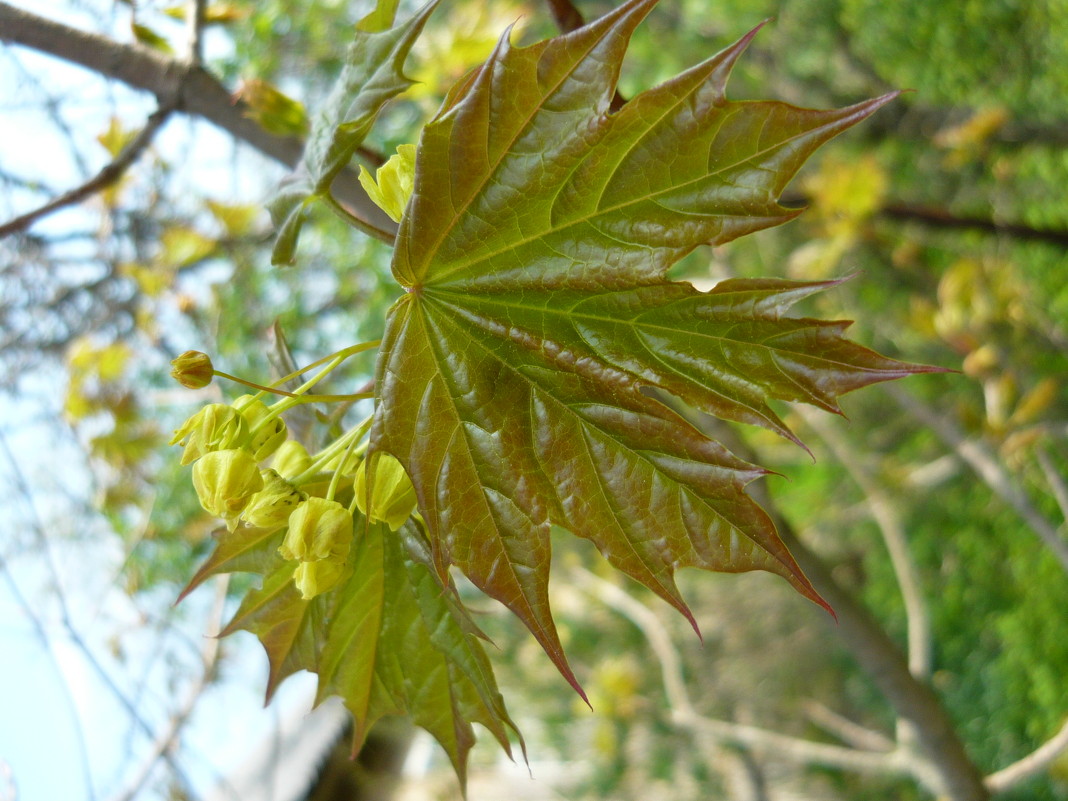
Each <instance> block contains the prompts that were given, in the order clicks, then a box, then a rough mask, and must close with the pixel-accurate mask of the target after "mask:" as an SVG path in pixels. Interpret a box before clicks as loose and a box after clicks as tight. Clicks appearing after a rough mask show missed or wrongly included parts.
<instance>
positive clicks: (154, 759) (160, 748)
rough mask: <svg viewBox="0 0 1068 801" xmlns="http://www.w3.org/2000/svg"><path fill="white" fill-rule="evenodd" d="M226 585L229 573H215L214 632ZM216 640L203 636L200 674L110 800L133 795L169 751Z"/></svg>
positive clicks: (199, 691) (212, 658)
mask: <svg viewBox="0 0 1068 801" xmlns="http://www.w3.org/2000/svg"><path fill="white" fill-rule="evenodd" d="M228 587H229V576H218V577H217V580H216V583H215V602H214V603H213V605H212V609H211V612H210V614H209V617H208V620H209V622H210V624H211V625H210V628H213V629H215V630H216V631H218V630H219V629H221V628H222V624H223V613H224V611H225V604H226V592H227V588H228ZM219 643H220V639H219V637H217V636H209V637H205V638H204V644H203V646H202V648H201V652H200V656H201V662H202V667H201V672H200V675H199V676H198V677H197V679H196V681H194V682H193V684H192V685H191V686H190V687H189V690H188V692H187V693H186V697H185V700H184V701H183V703H182V705H181V706H180V707H179V708H178V710H177V711H176V712H175V713H174V714H173V715H172V716H171V719H170V720H169V721H168V722H167V725H166V726H165V728H163V729H162V730H161V731H160V732H159V734H158V735H157V736H156V739H155V741H154V742H153V743H152V748H151V749H150V751H149V753H148V755H147V756H146V757H145V759H144V760H143V761H142V763H141V766H140V768H138V770H137V773H136V774H135V775H134V778H133V779H131V780H130V782H129V784H127V786H126V789H125V790H123V791H122V792H120V793H119V794H118V795H116V796H114V797H113V801H130V800H131V799H132V798H133V797H134V796H136V795H137V793H138V792H140V790H141V788H142V787H144V784H145V782H146V781H148V778H149V777H150V776H151V775H152V771H153V770H154V769H155V767H156V764H157V763H158V762H159V761H160V760H161V759H162V758H163V757H164V756H165V755H166V754H168V753H169V752H170V750H171V749H172V747H173V746H174V744H175V742H176V741H177V739H178V735H179V734H180V733H181V730H182V728H183V727H184V726H185V724H186V721H188V719H189V716H190V715H192V714H193V710H194V709H195V708H196V705H197V702H198V701H199V700H200V698H201V696H202V695H203V694H204V691H205V690H206V689H207V687H208V685H209V684H211V681H212V679H213V678H214V676H215V666H216V663H217V662H218V659H219Z"/></svg>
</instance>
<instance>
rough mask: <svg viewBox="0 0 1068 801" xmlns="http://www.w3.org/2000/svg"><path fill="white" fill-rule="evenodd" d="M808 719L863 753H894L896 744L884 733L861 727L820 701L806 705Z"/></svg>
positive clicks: (809, 702)
mask: <svg viewBox="0 0 1068 801" xmlns="http://www.w3.org/2000/svg"><path fill="white" fill-rule="evenodd" d="M805 714H806V715H808V719H809V720H811V721H812V722H813V723H815V724H816V725H817V726H819V727H820V728H821V729H823V730H824V731H826V732H828V733H829V734H833V735H834V736H835V737H837V738H838V739H839V740H841V741H842V742H843V743H846V744H848V745H851V746H853V747H854V748H858V749H861V750H863V751H892V750H893V749H894V747H895V743H894V741H893V740H891V739H890V738H889V737H887V736H886V735H885V734H883V733H882V732H878V731H875V730H873V729H869V728H867V727H866V726H861V725H860V724H859V723H855V722H854V721H852V720H850V719H849V718H846V717H843V716H842V715H839V714H838V713H837V712H835V711H834V710H833V709H829V708H828V707H826V706H824V705H823V704H821V703H819V702H818V701H808V702H806V703H805Z"/></svg>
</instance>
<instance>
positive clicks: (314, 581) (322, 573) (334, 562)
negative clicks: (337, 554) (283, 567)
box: [293, 559, 346, 601]
mask: <svg viewBox="0 0 1068 801" xmlns="http://www.w3.org/2000/svg"><path fill="white" fill-rule="evenodd" d="M345 570H346V565H345V561H344V560H343V559H320V560H319V561H318V562H301V563H300V564H299V565H297V569H296V570H295V571H294V572H293V583H294V584H296V585H297V589H298V590H300V596H301V597H302V598H303V599H304V600H305V601H310V600H311V599H312V598H314V597H315V596H316V595H320V594H322V593H324V592H327V591H328V590H332V589H334V587H336V586H337V585H338V584H340V583H341V579H342V578H343V577H344V575H345Z"/></svg>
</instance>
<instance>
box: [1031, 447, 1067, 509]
mask: <svg viewBox="0 0 1068 801" xmlns="http://www.w3.org/2000/svg"><path fill="white" fill-rule="evenodd" d="M1036 456H1037V457H1038V465H1039V467H1041V468H1042V474H1043V475H1044V476H1045V477H1046V482H1047V483H1048V484H1049V488H1050V490H1051V491H1052V492H1053V497H1054V498H1056V499H1057V506H1058V507H1060V510H1061V517H1062V518H1064V520H1065V521H1068V484H1065V482H1064V478H1063V477H1062V476H1061V474H1060V473H1059V472H1058V471H1057V468H1056V466H1055V465H1054V464H1053V460H1052V459H1050V458H1049V454H1048V453H1046V451H1045V450H1044V449H1043V448H1041V447H1039V448H1038V449H1037V453H1036Z"/></svg>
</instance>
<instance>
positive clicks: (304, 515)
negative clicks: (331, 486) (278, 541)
mask: <svg viewBox="0 0 1068 801" xmlns="http://www.w3.org/2000/svg"><path fill="white" fill-rule="evenodd" d="M351 544H352V515H350V514H349V510H348V509H346V508H345V507H344V506H342V505H341V504H340V503H338V502H337V501H328V500H326V499H325V498H308V500H307V501H305V502H304V503H302V504H300V505H298V506H297V508H296V509H294V510H293V513H292V514H291V515H290V516H289V531H287V532H286V537H285V540H283V541H282V545H281V547H280V548H279V549H278V553H280V554H281V555H282V556H283V557H284V558H286V559H299V560H300V561H302V562H316V561H318V560H320V559H330V558H333V559H340V560H342V561H344V559H345V557H346V556H348V553H349V546H350V545H351Z"/></svg>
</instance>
